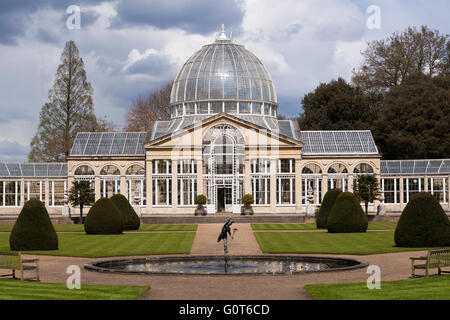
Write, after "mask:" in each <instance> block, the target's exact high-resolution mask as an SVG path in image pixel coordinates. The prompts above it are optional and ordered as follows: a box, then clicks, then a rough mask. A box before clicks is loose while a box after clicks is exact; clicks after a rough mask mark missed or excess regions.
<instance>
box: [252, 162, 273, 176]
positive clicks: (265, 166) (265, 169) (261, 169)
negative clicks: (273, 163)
mask: <svg viewBox="0 0 450 320" xmlns="http://www.w3.org/2000/svg"><path fill="white" fill-rule="evenodd" d="M250 166H251V172H252V173H270V160H269V159H253V160H251V162H250Z"/></svg>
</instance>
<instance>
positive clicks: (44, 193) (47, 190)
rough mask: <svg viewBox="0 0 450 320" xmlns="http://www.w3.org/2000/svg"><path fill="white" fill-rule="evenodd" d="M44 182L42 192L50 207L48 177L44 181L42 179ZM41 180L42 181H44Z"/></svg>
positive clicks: (47, 205)
mask: <svg viewBox="0 0 450 320" xmlns="http://www.w3.org/2000/svg"><path fill="white" fill-rule="evenodd" d="M42 182H43V183H44V185H43V186H42V194H43V195H44V196H45V200H44V203H45V206H46V207H47V208H48V207H49V206H50V200H49V198H50V188H51V186H50V182H49V181H48V179H45V180H44V181H42ZM42 182H41V183H42Z"/></svg>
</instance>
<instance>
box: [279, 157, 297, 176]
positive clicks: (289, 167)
mask: <svg viewBox="0 0 450 320" xmlns="http://www.w3.org/2000/svg"><path fill="white" fill-rule="evenodd" d="M277 173H295V159H278V161H277Z"/></svg>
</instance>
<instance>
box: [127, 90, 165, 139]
mask: <svg viewBox="0 0 450 320" xmlns="http://www.w3.org/2000/svg"><path fill="white" fill-rule="evenodd" d="M171 91H172V82H170V83H167V84H165V85H164V86H162V87H161V88H157V89H155V90H153V91H152V92H151V93H150V94H149V95H148V97H147V98H142V97H138V98H137V99H136V100H134V101H133V103H132V105H131V109H130V110H129V111H128V113H127V125H126V127H125V130H126V131H135V132H144V131H145V132H147V131H149V130H150V129H151V128H152V127H153V124H154V123H155V121H158V120H168V119H170V110H169V104H170V93H171Z"/></svg>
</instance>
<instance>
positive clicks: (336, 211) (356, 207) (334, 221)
mask: <svg viewBox="0 0 450 320" xmlns="http://www.w3.org/2000/svg"><path fill="white" fill-rule="evenodd" d="M367 225H368V221H367V216H366V215H365V214H364V211H363V209H362V208H361V205H360V204H359V201H358V199H357V198H356V196H355V195H354V194H353V193H351V192H342V193H341V194H339V196H338V197H337V198H336V201H335V202H334V205H333V208H331V211H330V214H329V215H328V220H327V228H328V232H332V233H349V232H366V230H367Z"/></svg>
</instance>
